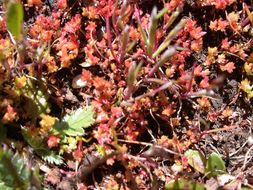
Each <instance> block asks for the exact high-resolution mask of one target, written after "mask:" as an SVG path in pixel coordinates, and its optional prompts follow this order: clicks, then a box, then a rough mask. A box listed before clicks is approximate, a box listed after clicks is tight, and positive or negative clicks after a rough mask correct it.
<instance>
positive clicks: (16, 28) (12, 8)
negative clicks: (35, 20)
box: [7, 3, 24, 39]
mask: <svg viewBox="0 0 253 190" xmlns="http://www.w3.org/2000/svg"><path fill="white" fill-rule="evenodd" d="M23 18H24V12H23V6H22V4H21V3H10V5H9V7H8V10H7V27H8V30H9V31H10V32H11V33H12V35H13V36H15V37H16V38H18V39H19V38H20V33H21V28H22V23H23Z"/></svg>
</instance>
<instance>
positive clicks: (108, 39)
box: [106, 16, 120, 64]
mask: <svg viewBox="0 0 253 190" xmlns="http://www.w3.org/2000/svg"><path fill="white" fill-rule="evenodd" d="M106 33H107V42H108V45H109V48H110V51H111V53H112V56H113V58H114V59H115V61H116V62H117V63H118V64H120V62H119V60H118V58H117V57H116V55H115V53H114V50H113V48H112V36H111V27H110V18H109V16H107V17H106Z"/></svg>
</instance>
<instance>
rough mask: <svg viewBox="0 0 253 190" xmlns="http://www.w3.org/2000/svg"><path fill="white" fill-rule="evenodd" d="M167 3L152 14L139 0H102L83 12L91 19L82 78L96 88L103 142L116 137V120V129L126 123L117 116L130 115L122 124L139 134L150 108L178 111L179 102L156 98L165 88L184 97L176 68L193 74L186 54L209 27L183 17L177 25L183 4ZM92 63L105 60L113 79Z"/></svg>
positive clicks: (133, 135) (199, 42) (97, 133)
mask: <svg viewBox="0 0 253 190" xmlns="http://www.w3.org/2000/svg"><path fill="white" fill-rule="evenodd" d="M164 7H165V8H164V9H161V10H160V11H158V10H157V8H154V9H153V10H152V14H151V16H150V19H149V14H148V13H146V14H144V13H142V12H141V11H140V10H139V8H138V6H137V4H131V3H129V2H128V1H123V2H120V1H115V2H113V1H110V2H108V3H105V2H104V1H101V2H99V3H98V4H97V5H96V6H94V7H92V8H91V7H89V6H88V7H85V8H84V9H83V10H84V12H83V15H85V17H88V18H89V19H90V20H89V22H88V23H87V27H86V31H87V32H88V35H86V39H87V41H88V44H87V45H86V46H85V53H86V58H85V62H84V63H82V64H81V65H82V66H83V67H84V69H83V72H82V74H81V75H80V76H79V77H78V78H79V79H80V78H81V79H82V80H83V81H85V82H84V86H86V87H88V86H93V87H94V88H95V90H94V100H93V101H92V104H93V105H94V107H95V111H96V113H97V123H98V130H97V131H95V137H96V138H97V139H99V141H100V142H103V143H106V142H107V143H110V142H111V140H112V138H108V137H111V136H112V133H111V132H110V128H111V126H112V125H111V124H112V123H113V126H116V128H118V126H121V124H122V123H120V122H119V120H118V119H116V118H114V116H119V115H120V116H121V118H123V117H125V118H127V122H126V127H123V128H122V127H119V129H120V130H121V132H124V133H126V138H129V139H135V138H136V137H137V136H138V135H139V132H140V131H141V130H142V129H143V128H144V127H145V126H146V124H147V121H146V119H145V118H146V117H147V116H148V115H149V114H150V111H149V110H150V109H152V110H154V112H156V113H157V114H161V112H162V110H166V111H165V112H166V114H167V116H170V115H171V114H173V113H174V111H173V110H174V108H172V107H171V106H172V105H175V103H173V100H171V99H169V98H168V97H165V99H161V98H160V99H156V101H151V100H152V99H154V98H156V97H155V95H158V94H159V95H160V93H161V94H162V93H165V94H166V93H169V94H175V95H176V96H179V94H180V93H179V86H178V85H177V81H176V80H174V79H176V77H173V73H175V72H176V71H179V73H180V75H185V74H184V73H188V72H186V71H185V70H184V63H185V57H187V56H188V55H189V54H190V53H191V52H194V51H196V52H197V51H199V50H200V49H201V45H202V38H201V37H202V36H203V32H202V30H201V28H200V27H197V24H196V22H194V21H193V20H192V19H188V18H183V19H181V21H179V23H178V24H176V23H175V20H176V18H177V17H178V15H179V14H180V8H175V7H173V8H172V9H170V7H172V6H170V3H167V4H164ZM99 16H100V17H102V18H104V20H105V27H104V28H105V30H103V31H104V33H103V36H102V39H100V40H97V39H96V37H97V33H98V32H97V31H96V30H97V28H96V27H97V26H96V23H98V19H99ZM133 22H135V23H136V24H137V25H138V28H136V26H135V24H133ZM173 25H175V27H173ZM186 25H188V26H189V27H187V28H186ZM188 28H191V29H188ZM190 32H191V33H190ZM177 36H179V37H178V38H177ZM185 41H186V42H185ZM182 47H183V48H182ZM92 60H93V61H92ZM170 60H171V61H170ZM91 65H99V66H100V68H102V70H103V71H104V73H105V75H107V76H108V77H109V78H110V81H108V80H105V78H103V77H98V76H95V74H94V73H91V72H90V69H89V66H91ZM165 69H166V73H165ZM167 70H169V71H168V72H167ZM167 73H171V74H167ZM125 76H126V77H125ZM173 78H174V79H173ZM172 79H173V80H172ZM98 81H100V82H99V83H98ZM181 81H182V80H181ZM185 86H187V88H188V86H189V85H185ZM184 88H186V87H184ZM88 89H89V88H88ZM87 93H91V92H90V91H89V90H87ZM115 95H116V96H115ZM114 96H115V97H116V98H113V97H114ZM108 108H111V109H108ZM116 110H117V111H116ZM168 110H170V111H168ZM123 113H124V114H123ZM111 116H113V117H111ZM137 120H138V122H135V121H137ZM139 121H140V122H139ZM139 125H140V126H139ZM117 132H119V131H117ZM121 132H120V133H121ZM105 134H106V135H105ZM105 136H106V137H105ZM101 139H104V140H101Z"/></svg>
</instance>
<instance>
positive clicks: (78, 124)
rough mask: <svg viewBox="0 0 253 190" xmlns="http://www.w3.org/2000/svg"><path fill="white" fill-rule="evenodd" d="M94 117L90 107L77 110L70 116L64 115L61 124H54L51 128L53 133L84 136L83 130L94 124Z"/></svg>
mask: <svg viewBox="0 0 253 190" xmlns="http://www.w3.org/2000/svg"><path fill="white" fill-rule="evenodd" d="M94 115H95V113H94V112H93V110H92V107H87V108H79V109H77V110H76V111H74V112H73V113H71V114H70V115H66V116H65V117H64V118H63V120H62V121H61V122H58V123H56V124H55V125H54V127H53V133H54V134H62V135H69V136H82V135H84V130H83V129H84V128H87V127H89V126H91V125H92V124H93V123H94V122H95V120H94Z"/></svg>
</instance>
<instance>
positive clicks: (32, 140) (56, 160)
mask: <svg viewBox="0 0 253 190" xmlns="http://www.w3.org/2000/svg"><path fill="white" fill-rule="evenodd" d="M22 135H23V137H24V139H25V141H26V142H27V143H28V144H29V145H30V146H31V147H32V148H33V149H34V151H35V152H36V154H38V155H39V156H40V157H41V158H42V159H43V160H45V161H46V162H48V163H50V164H56V165H60V164H62V163H63V159H62V157H61V156H60V155H57V154H56V152H55V151H53V150H50V149H49V148H48V147H47V145H46V143H45V141H44V139H42V138H40V137H38V136H31V135H30V132H29V131H28V130H27V129H26V128H22Z"/></svg>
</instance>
